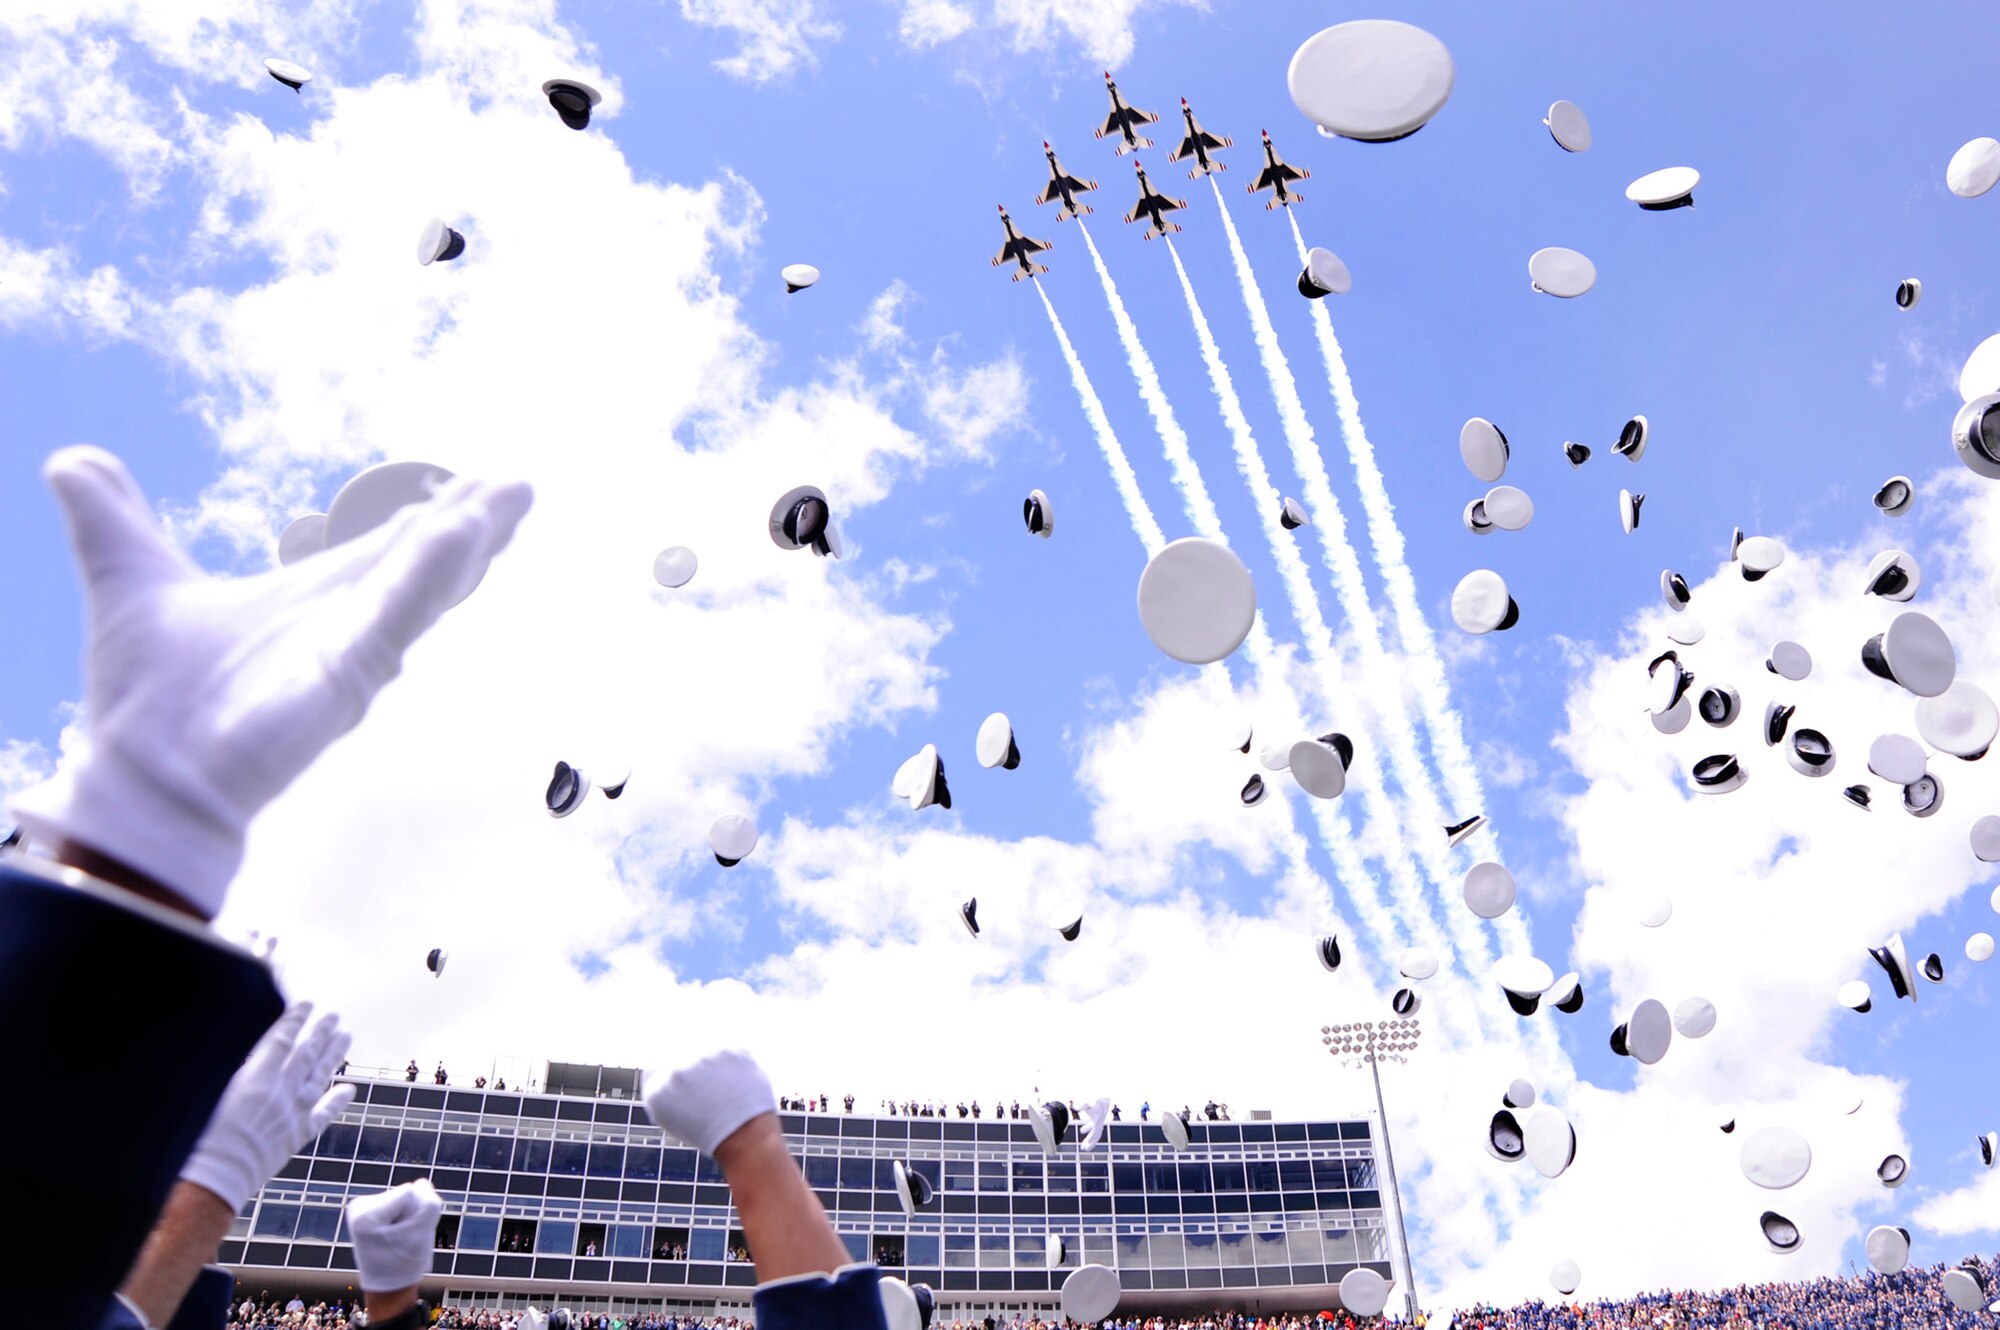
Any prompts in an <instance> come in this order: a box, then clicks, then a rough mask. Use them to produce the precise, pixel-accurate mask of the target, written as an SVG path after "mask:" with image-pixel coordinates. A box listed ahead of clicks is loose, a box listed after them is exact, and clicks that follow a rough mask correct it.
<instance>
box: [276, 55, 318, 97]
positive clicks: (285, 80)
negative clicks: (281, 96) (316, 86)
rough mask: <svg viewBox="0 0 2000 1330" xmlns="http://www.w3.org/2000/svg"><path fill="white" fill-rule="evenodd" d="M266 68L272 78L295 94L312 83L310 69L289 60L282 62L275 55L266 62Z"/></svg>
mask: <svg viewBox="0 0 2000 1330" xmlns="http://www.w3.org/2000/svg"><path fill="white" fill-rule="evenodd" d="M264 68H265V70H266V71H267V72H269V74H270V75H271V77H272V78H274V79H276V80H278V82H280V83H282V84H284V85H285V86H286V87H288V88H290V89H291V90H292V91H293V92H297V91H298V90H299V89H300V88H302V87H304V86H305V85H306V84H308V83H310V82H312V71H311V70H310V69H307V68H306V67H305V66H304V65H295V64H293V63H292V62H291V61H289V60H281V59H279V58H278V57H277V56H275V55H274V56H272V57H271V58H269V59H268V60H266V61H265V62H264Z"/></svg>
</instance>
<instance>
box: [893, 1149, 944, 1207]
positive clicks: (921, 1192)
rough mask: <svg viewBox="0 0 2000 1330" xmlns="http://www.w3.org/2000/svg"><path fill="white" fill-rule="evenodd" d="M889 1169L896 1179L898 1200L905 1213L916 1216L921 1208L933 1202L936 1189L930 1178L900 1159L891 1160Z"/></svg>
mask: <svg viewBox="0 0 2000 1330" xmlns="http://www.w3.org/2000/svg"><path fill="white" fill-rule="evenodd" d="M889 1170H890V1172H891V1173H892V1174H893V1175H894V1177H895V1180H896V1200H897V1201H898V1202H899V1203H900V1204H901V1205H902V1207H903V1213H904V1214H905V1215H909V1216H911V1217H914V1216H915V1215H916V1213H917V1211H918V1210H919V1209H921V1208H922V1207H924V1206H926V1205H929V1204H930V1203H931V1197H932V1196H933V1195H934V1194H935V1191H934V1189H933V1188H932V1187H931V1180H930V1179H929V1178H927V1177H925V1176H924V1175H923V1174H921V1173H919V1172H917V1171H916V1170H915V1169H913V1168H911V1167H910V1166H909V1165H908V1164H907V1163H905V1162H903V1161H902V1160H900V1159H892V1160H890V1161H889Z"/></svg>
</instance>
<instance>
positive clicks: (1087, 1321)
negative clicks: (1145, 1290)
mask: <svg viewBox="0 0 2000 1330" xmlns="http://www.w3.org/2000/svg"><path fill="white" fill-rule="evenodd" d="M1121 1292H1122V1290H1121V1289H1120V1288H1119V1287H1118V1272H1117V1271H1116V1270H1113V1269H1112V1268H1111V1267H1110V1266H1106V1265H1084V1266H1078V1267H1077V1268H1076V1269H1075V1270H1072V1271H1070V1274H1069V1278H1067V1279H1065V1280H1063V1283H1062V1312H1063V1315H1064V1316H1066V1317H1068V1318H1069V1319H1070V1320H1072V1321H1076V1322H1079V1323H1080V1324H1083V1325H1094V1324H1096V1323H1097V1322H1098V1321H1101V1320H1103V1319H1104V1318H1105V1317H1107V1316H1109V1315H1111V1313H1112V1312H1114V1311H1116V1310H1117V1309H1118V1297H1119V1294H1120V1293H1121Z"/></svg>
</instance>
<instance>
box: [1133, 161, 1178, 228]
mask: <svg viewBox="0 0 2000 1330" xmlns="http://www.w3.org/2000/svg"><path fill="white" fill-rule="evenodd" d="M1132 166H1133V169H1134V170H1136V171H1138V173H1139V201H1138V202H1137V203H1135V204H1133V205H1132V211H1130V212H1128V213H1126V214H1125V221H1126V223H1127V224H1128V225H1129V224H1130V223H1132V222H1136V221H1138V220H1139V219H1140V218H1141V217H1144V218H1145V219H1146V239H1148V240H1151V239H1152V238H1153V237H1154V236H1163V235H1165V234H1167V232H1169V231H1176V232H1177V231H1179V230H1180V229H1181V228H1180V224H1179V223H1177V222H1170V221H1168V220H1167V214H1168V213H1170V212H1174V211H1176V210H1178V209H1181V208H1185V207H1187V200H1186V199H1172V198H1168V197H1167V196H1166V195H1165V194H1162V193H1160V192H1159V191H1158V190H1156V189H1154V188H1153V184H1152V182H1151V181H1149V180H1147V179H1146V168H1145V167H1143V166H1141V165H1139V163H1137V162H1134V163H1132Z"/></svg>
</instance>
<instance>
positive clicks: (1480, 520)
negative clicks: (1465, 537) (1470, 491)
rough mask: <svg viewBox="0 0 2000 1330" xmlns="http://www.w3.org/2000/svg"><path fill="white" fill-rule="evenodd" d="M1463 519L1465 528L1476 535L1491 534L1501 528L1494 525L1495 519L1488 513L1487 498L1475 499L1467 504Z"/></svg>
mask: <svg viewBox="0 0 2000 1330" xmlns="http://www.w3.org/2000/svg"><path fill="white" fill-rule="evenodd" d="M1463 520H1464V522H1465V529H1466V530H1467V531H1470V532H1471V533H1472V534H1473V535H1475V536H1490V535H1492V534H1493V533H1494V532H1495V531H1497V530H1499V528H1498V527H1496V526H1494V525H1493V519H1492V518H1490V517H1488V516H1487V515H1486V500H1485V499H1483V498H1482V499H1474V500H1473V501H1472V502H1471V503H1468V504H1466V505H1465V515H1464V519H1463Z"/></svg>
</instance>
